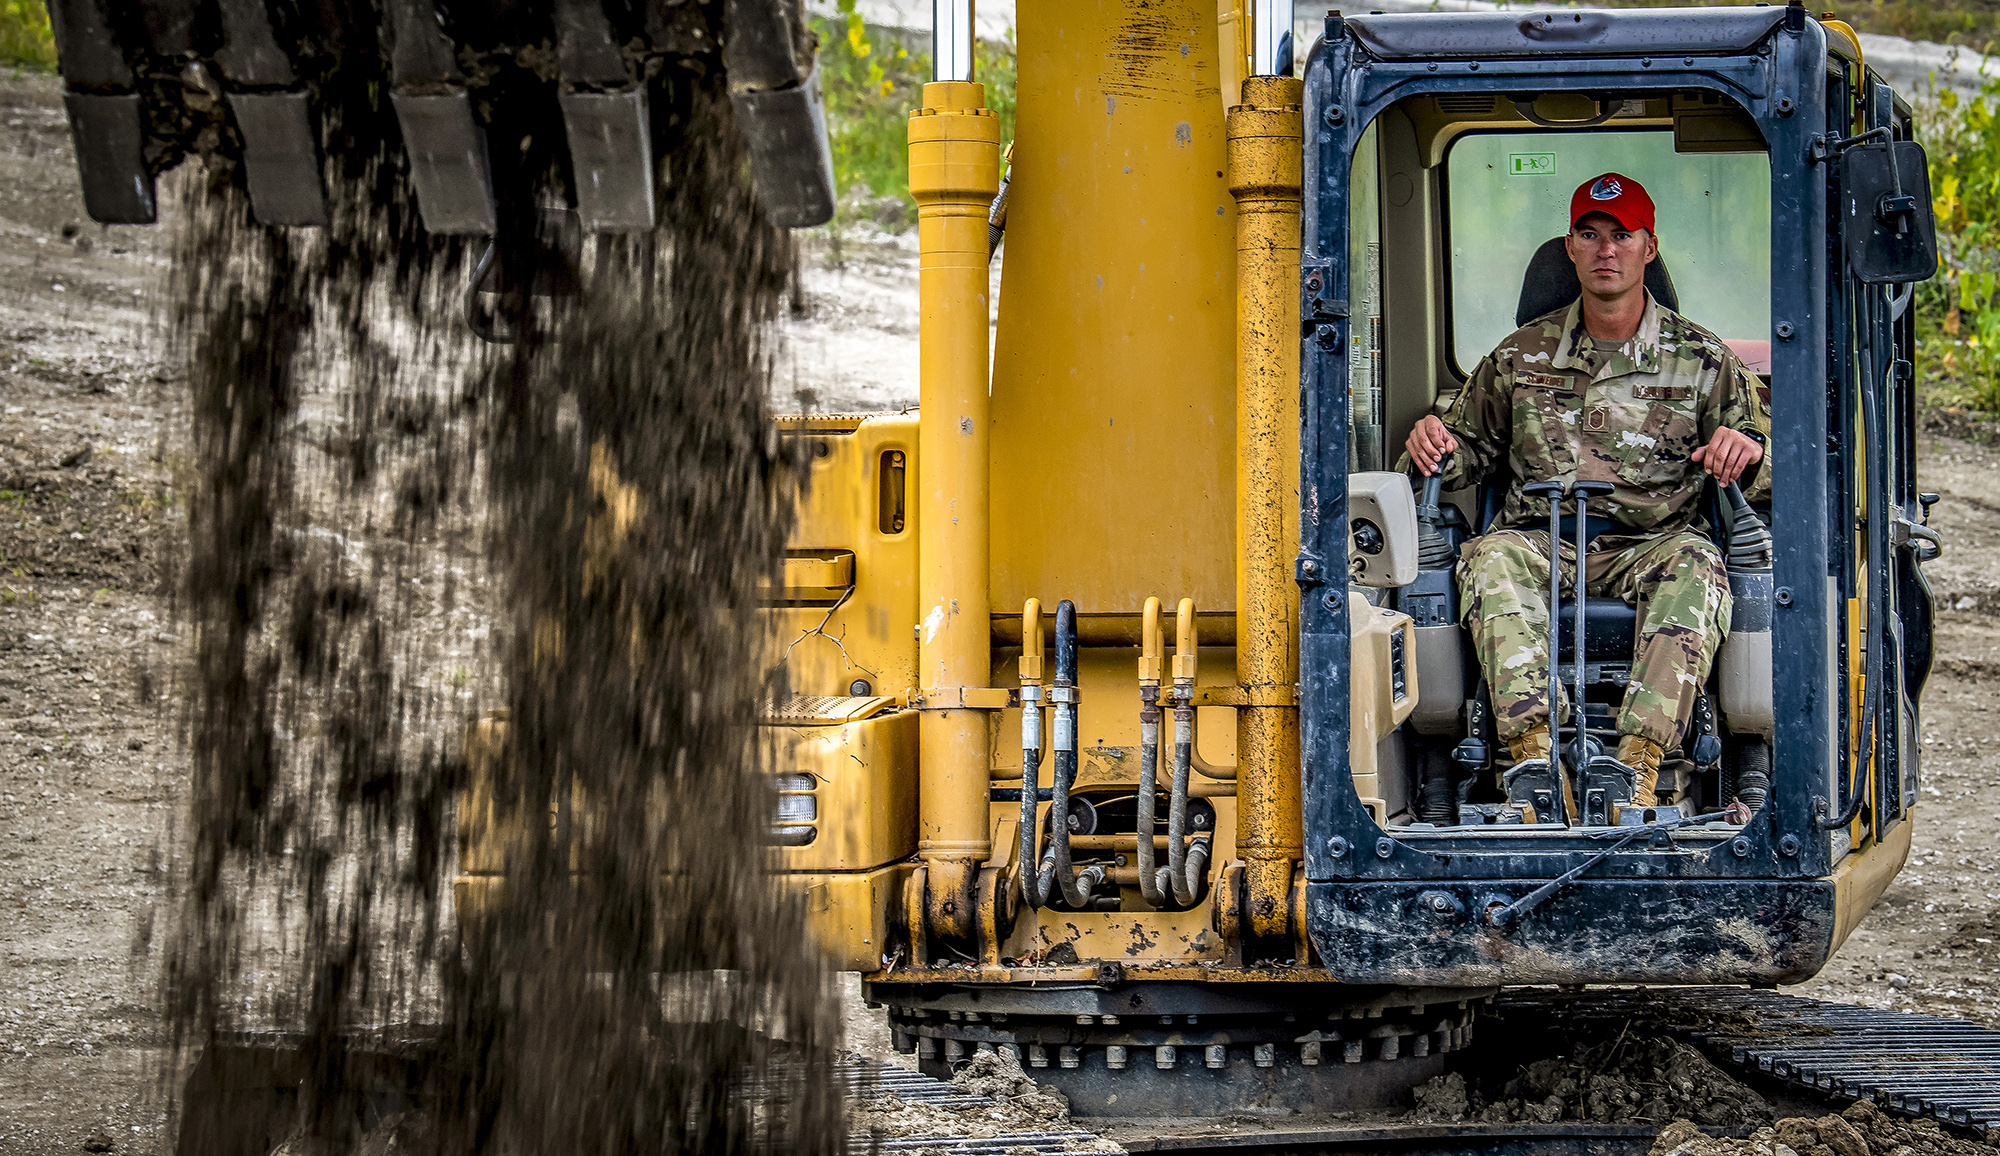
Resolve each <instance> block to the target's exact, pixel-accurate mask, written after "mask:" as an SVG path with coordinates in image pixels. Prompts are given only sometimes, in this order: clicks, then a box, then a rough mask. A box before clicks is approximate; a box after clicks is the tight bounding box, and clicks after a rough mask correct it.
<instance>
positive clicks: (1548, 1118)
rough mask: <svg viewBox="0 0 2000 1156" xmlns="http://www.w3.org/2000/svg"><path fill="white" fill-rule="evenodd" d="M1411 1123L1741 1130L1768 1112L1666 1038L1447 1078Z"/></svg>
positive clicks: (1422, 1094)
mask: <svg viewBox="0 0 2000 1156" xmlns="http://www.w3.org/2000/svg"><path fill="white" fill-rule="evenodd" d="M1416 1101H1417V1106H1416V1108H1415V1109H1414V1110H1413V1111H1412V1112H1411V1118H1413V1119H1414V1120H1417V1121H1422V1122H1430V1123H1454V1124H1455V1123H1461V1122H1465V1121H1475V1122H1480V1123H1494V1124H1505V1123H1512V1122H1528V1123H1537V1124H1553V1123H1556V1122H1558V1121H1562V1120H1578V1121H1588V1122H1592V1123H1604V1124H1655V1125H1663V1124H1666V1123H1668V1122H1670V1121H1673V1120H1676V1119H1692V1120H1695V1121H1697V1122H1699V1123H1701V1124H1706V1125H1712V1126H1722V1127H1732V1128H1734V1127H1746V1126H1749V1125H1752V1124H1759V1123H1764V1122H1767V1121H1769V1120H1770V1119H1771V1117H1772V1112H1771V1106H1770V1105H1769V1104H1768V1103H1766V1102H1765V1100H1764V1098H1763V1097H1762V1096H1760V1095H1758V1094H1757V1093H1756V1092H1755V1091H1753V1090H1752V1089H1750V1088H1748V1087H1745V1086H1744V1085H1743V1084H1742V1083H1740V1082H1738V1081H1737V1080H1736V1079H1735V1078H1734V1077H1732V1076H1730V1075H1729V1074H1728V1073H1727V1072H1724V1071H1723V1070H1722V1069H1720V1068H1718V1067H1716V1066H1715V1065H1714V1064H1712V1063H1710V1062H1709V1060H1708V1058H1707V1057H1706V1056H1703V1055H1702V1054H1701V1053H1700V1052H1698V1051H1696V1050H1694V1049H1693V1048H1691V1047H1689V1046H1687V1045H1686V1044H1683V1043H1681V1042H1679V1041H1678V1040H1673V1039H1668V1038H1666V1037H1663V1036H1635V1037H1631V1038H1626V1037H1622V1036H1621V1037H1620V1038H1619V1039H1618V1040H1616V1041H1607V1042H1603V1043H1600V1044H1598V1045H1596V1046H1593V1047H1588V1048H1585V1049H1583V1050H1582V1051H1579V1052H1577V1053H1576V1054H1575V1055H1573V1056H1551V1057H1545V1058H1542V1059H1537V1060H1534V1061H1532V1062H1530V1063H1528V1064H1526V1065H1525V1066H1522V1067H1520V1068H1517V1069H1513V1070H1511V1071H1509V1072H1506V1073H1504V1074H1498V1075H1491V1076H1481V1077H1475V1079H1474V1080H1473V1081H1470V1082H1469V1081H1467V1079H1466V1078H1465V1076H1463V1075H1461V1074H1460V1073H1457V1072H1450V1073H1447V1074H1445V1075H1442V1076H1439V1077H1437V1078H1435V1079H1433V1080H1431V1081H1430V1082H1429V1083H1427V1084H1425V1085H1424V1086H1423V1087H1421V1088H1418V1089H1417V1092H1416Z"/></svg>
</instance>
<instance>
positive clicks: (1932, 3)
mask: <svg viewBox="0 0 2000 1156" xmlns="http://www.w3.org/2000/svg"><path fill="white" fill-rule="evenodd" d="M1694 2H1698V0H1611V3H1610V5H1609V6H1610V7H1613V8H1662V7H1665V8H1678V7H1681V6H1683V5H1686V4H1689V3H1694ZM1757 2H1758V0H1720V4H1753V3H1757ZM1717 6H1720V5H1719V4H1718V5H1717ZM1807 7H1809V8H1810V9H1811V10H1812V11H1813V12H1814V13H1819V12H1823V11H1827V10H1829V9H1830V10H1832V12H1833V15H1834V16H1835V17H1836V18H1837V19H1840V20H1845V21H1847V23H1848V24H1850V25H1852V26H1853V27H1854V29H1855V30H1856V31H1857V32H1873V33H1876V34H1877V35H1881V36H1901V37H1904V38H1906V39H1909V40H1932V41H1936V42H1937V43H1939V44H1963V45H1965V46H1967V47H1968V48H1972V49H1974V50H1976V51H1979V52H1994V51H1996V50H2000V4H1996V3H1994V0H1921V2H1919V0H1863V2H1862V3H1858V4H1824V3H1822V4H1812V5H1808V6H1807Z"/></svg>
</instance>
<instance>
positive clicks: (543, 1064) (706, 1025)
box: [159, 6, 845, 1156]
mask: <svg viewBox="0 0 2000 1156" xmlns="http://www.w3.org/2000/svg"><path fill="white" fill-rule="evenodd" d="M719 7H720V6H716V10H717V11H718V12H719ZM496 67H499V66H496ZM716 75H717V72H716V70H714V69H712V68H711V69H708V70H706V71H705V72H704V71H703V70H700V69H694V68H688V69H683V70H679V71H674V70H669V71H667V72H666V73H664V74H662V75H661V76H660V77H658V78H657V79H656V81H655V82H654V84H653V86H652V88H651V92H652V97H653V102H654V103H653V109H652V112H653V134H654V139H655V140H656V141H664V142H667V151H668V152H669V154H670V158H671V159H670V161H669V164H668V165H667V166H666V168H667V170H669V171H668V172H666V173H663V176H662V181H661V186H660V200H661V216H662V220H661V222H660V224H659V226H658V227H657V228H656V230H655V231H654V232H653V233H651V234H649V235H642V236H626V237H615V238H604V239H602V240H601V241H600V243H598V244H597V245H595V246H594V248H591V249H589V250H588V251H586V250H585V249H584V248H582V247H580V246H569V245H566V243H565V242H566V237H565V233H564V230H563V229H562V219H561V218H560V217H552V216H551V215H550V214H549V213H548V212H547V211H546V210H545V206H546V205H548V204H550V203H555V204H560V202H561V197H562V184H561V182H562V180H563V176H562V168H561V164H560V150H561V149H562V141H563V139H564V137H563V133H562V131H561V126H560V123H559V121H556V120H554V119H553V118H554V116H555V113H554V110H555V108H556V103H555V102H554V101H553V100H539V101H537V100H533V99H529V98H530V97H531V96H532V95H533V94H534V93H535V90H537V89H538V88H539V87H542V86H544V85H545V82H543V81H542V80H541V79H540V78H539V77H536V76H535V75H534V74H533V73H531V72H528V71H526V70H524V69H516V70H515V71H514V73H512V74H509V73H506V72H505V71H504V68H503V71H502V72H501V73H500V74H497V75H496V76H495V77H494V78H493V79H492V80H491V81H490V82H489V84H488V86H487V88H486V89H484V90H483V92H484V94H485V99H487V100H488V101H490V102H492V103H493V104H494V105H495V106H496V107H497V108H498V109H499V110H500V111H499V112H498V113H496V114H495V116H494V120H495V124H496V125H504V126H506V127H505V131H504V132H502V131H500V130H499V129H496V130H495V131H494V133H493V134H492V140H491V149H492V155H493V158H494V164H495V167H496V170H497V171H496V173H495V181H494V183H495V187H496V190H498V192H499V194H500V199H501V203H500V205H499V210H500V220H501V229H500V231H499V235H498V236H497V238H496V239H495V251H496V252H497V253H498V254H500V257H501V262H500V279H499V281H498V282H497V285H498V286H499V287H500V288H502V289H503V290H513V291H510V292H503V293H502V294H500V295H498V296H497V298H494V299H488V300H486V301H485V302H484V303H483V304H484V305H485V306H487V307H491V308H493V309H494V310H495V316H494V324H495V325H496V326H497V327H499V328H500V329H502V330H504V331H506V332H509V333H511V334H512V335H513V336H514V338H515V340H514V342H513V343H512V344H510V345H506V346H494V347H480V346H478V345H476V344H475V343H473V342H472V341H471V340H470V339H469V338H468V337H467V336H466V335H465V334H464V332H463V323H462V321H461V316H462V314H461V296H460V295H461V293H462V292H463V286H464V285H465V284H466V282H467V279H468V275H469V272H470V269H471V261H470V258H473V257H475V256H477V254H476V253H475V252H474V251H473V250H472V249H471V248H469V247H468V246H467V245H466V244H464V243H462V242H456V241H444V240H438V239H433V238H430V237H428V236H427V235H425V234H423V233H422V232H421V231H420V229H419V227H418V224H417V216H416V211H415V209H416V207H415V206H414V205H413V203H412V201H411V197H410V194H409V192H408V184H407V181H406V179H405V177H404V175H403V173H402V172H401V166H402V164H403V161H402V159H401V158H402V155H403V154H402V150H401V147H400V143H399V142H397V141H395V140H394V139H392V138H391V137H390V136H386V135H383V134H385V133H390V132H392V131H393V122H385V119H384V118H383V117H381V116H380V115H379V114H374V113H368V112H365V111H364V109H363V108H362V107H361V106H362V103H363V102H365V101H366V100H367V99H368V94H369V86H370V84H371V82H374V81H377V80H379V78H377V77H369V76H336V77H332V78H328V79H327V80H325V81H324V82H323V83H322V84H321V86H320V87H321V91H323V92H325V93H330V94H334V95H331V96H329V97H328V100H329V107H328V108H327V110H326V124H327V127H326V131H327V134H328V156H329V162H328V167H329V184H330V186H331V188H330V193H331V199H332V201H333V211H334V221H333V224H332V225H331V226H330V227H328V228H326V229H324V230H320V231H286V230H277V229H267V228H264V227H262V226H259V225H257V224H255V223H254V222H253V221H252V220H251V218H250V215H249V207H248V204H247V201H246V198H245V197H244V195H243V194H242V193H241V192H240V191H239V189H238V187H237V182H236V180H235V179H234V174H232V173H231V172H229V171H228V170H227V169H224V168H219V167H218V168H213V169H206V170H193V165H192V164H191V166H190V168H191V170H193V171H189V172H188V173H187V174H186V176H185V178H184V181H183V205H184V218H185V219H184V221H183V222H182V226H181V233H180V236H181V243H180V247H179V252H177V253H176V254H175V265H174V269H175V273H174V277H175V281H176V285H175V288H174V291H173V292H172V293H171V294H170V295H169V297H168V301H169V302H170V305H169V307H168V309H169V312H168V313H167V315H165V316H163V317H161V318H159V324H160V326H161V328H162V329H164V330H165V331H166V332H167V333H169V334H170V335H172V337H173V339H174V346H173V352H174V354H175V360H177V361H178V362H179V364H180V366H181V367H182V369H183V371H184V377H185V381H186V391H187V396H188V398H189V402H190V406H191V412H192V434H191V458H192V466H191V474H192V477H193V486H192V492H191V493H190V495H189V498H188V502H189V512H188V530H189V535H188V543H187V546H186V553H185V560H184V569H183V570H182V573H183V575H184V581H183V582H182V583H181V585H180V595H181V597H180V604H179V608H178V610H179V614H180V616H181V618H182V619H183V621H184V622H185V625H186V627H187V629H188V631H189V633H190V635H191V640H192V662H191V668H190V669H189V670H187V671H186V672H185V676H184V678H183V679H182V682H183V683H184V686H183V687H182V688H181V689H182V690H183V692H184V700H183V701H184V704H185V705H184V708H183V710H184V715H183V718H182V725H183V727H184V733H185V736H186V745H187V753H188V758H189V762H190V763H191V767H192V784H191V787H190V788H189V792H188V808H187V812H186V814H187V818H186V827H185V830H184V846H185V849H186V850H185V861H184V865H183V874H182V875H181V893H180V895H179V897H178V900H179V902H178V907H177V914H176V917H175V919H174V920H173V924H172V929H171V932H170V942H169V947H168V953H167V960H166V982H165V985H164V990H165V996H166V1011H167V1024H168V1027H169V1030H170V1038H171V1043H172V1045H173V1047H174V1048H175V1049H176V1051H177V1053H178V1056H179V1057H180V1061H181V1062H185V1061H187V1060H189V1059H192V1058H194V1057H196V1056H199V1057H201V1060H200V1063H199V1065H198V1066H197V1068H196V1070H195V1073H194V1076H193V1077H192V1079H191V1082H190V1084H189V1089H190V1091H189V1094H188V1097H187V1100H186V1102H185V1103H183V1104H182V1105H181V1113H182V1116H181V1119H182V1126H181V1129H180V1137H181V1140H180V1146H181V1150H182V1151H186V1152H196V1151H199V1152H217V1151H242V1152H246V1153H262V1152H266V1151H270V1150H272V1148H273V1147H274V1146H275V1147H277V1149H278V1150H281V1151H285V1152H287V1153H288V1154H292V1156H302V1154H304V1153H308V1152H310V1153H313V1154H314V1156H321V1154H324V1153H334V1152H348V1151H375V1150H377V1149H385V1146H391V1147H393V1146H394V1145H396V1144H402V1145H406V1146H407V1145H408V1144H410V1143H412V1142H414V1143H417V1144H418V1145H419V1146H420V1147H421V1148H422V1149H424V1150H427V1151H442V1152H472V1151H482V1150H493V1149H494V1148H496V1147H498V1148H501V1149H504V1150H505V1151H507V1152H509V1153H519V1154H523V1156H528V1154H534V1153H553V1152H564V1153H572V1152H588V1153H623V1152H632V1151H638V1150H641V1149H643V1150H645V1151H649V1152H655V1151H666V1152H677V1151H690V1152H691V1151H701V1152H704V1153H707V1152H718V1153H720V1152H741V1151H756V1150H783V1151H787V1152H806V1153H810V1152H819V1151H832V1150H838V1149H839V1148H840V1147H841V1146H842V1144H843V1139H842V1138H843V1136H844V1133H845V1129H844V1127H843V1125H842V1122H841V1119H840V1116H841V1105H840V1101H839V1098H838V1095H837V1093H836V1092H835V1091H833V1089H832V1086H831V1083H830V1081H829V1080H828V1079H827V1078H825V1077H826V1067H827V1064H828V1063H829V1062H830V1061H831V1058H832V1055H833V1048H834V1046H835V1045H836V1044H837V1037H838V1008H837V1005H836V1003H835V1002H834V1000H833V999H832V998H831V997H830V987H829V980H828V977H827V976H826V975H825V973H824V972H823V971H822V970H821V969H820V968H819V967H818V966H817V961H816V960H815V959H813V958H812V956H811V954H810V953H809V952H802V951H800V950H799V945H800V943H801V942H803V941H804V939H805V931H804V924H803V914H802V911H801V909H800V908H799V907H798V906H797V905H796V904H793V903H788V902H785V901H783V900H781V898H780V897H779V895H778V893H777V891H776V889H775V888H774V886H773V884H772V880H771V879H770V877H769V874H768V872H767V871H766V870H765V855H766V852H765V849H764V847H763V835H764V832H765V829H766V826H767V822H768V815H769V813H770V809H771V798H770V796H769V792H768V788H767V786H766V785H765V783H766V780H765V778H764V776H762V775H760V774H758V773H757V771H758V769H759V768H758V764H757V752H756V747H755V744H754V742H753V735H754V724H755V721H756V708H757V704H758V703H759V701H761V699H762V698H763V697H764V695H765V694H766V693H768V691H769V689H770V688H768V687H766V686H765V685H764V683H763V680H762V676H761V674H760V663H759V655H760V653H761V638H760V636H759V634H758V632H757V626H756V623H757V621H758V618H759V616H758V615H757V614H756V613H755V606H756V600H757V595H758V589H759V587H760V584H762V583H764V582H766V581H767V580H768V579H769V578H771V577H772V576H773V575H774V574H775V572H776V569H777V567H778V565H779V561H780V558H781V556H782V551H783V546H784V541H785V536H786V533H787V531H788V528H789V508H790V503H789V485H790V482H789V479H790V477H791V474H790V471H789V467H788V465H787V462H786V459H785V456H784V452H783V449H782V447H781V445H780V444H779V442H778V441H777V439H776V437H775V435H774V433H773V432H772V431H773V426H772V423H771V422H770V420H769V418H770V415H769V412H768V402H767V400H766V399H767V397H768V392H769V386H768V369H769V367H768V364H767V361H766V355H765V353H764V351H763V349H762V346H761V341H762V337H763V334H764V332H765V331H766V329H767V328H768V325H769V322H770V321H771V319H772V317H773V316H774V313H775V310H776V306H777V303H778V301H779V300H780V298H781V295H782V292H783V290H784V287H785V285H786V283H787V279H788V277H789V275H790V272H791V270H790V260H791V249H790V243H789V240H788V239H787V238H786V237H785V235H784V234H783V232H782V231H780V230H778V229H775V228H773V227H771V226H770V225H768V224H767V223H765V222H764V220H763V219H762V217H761V214H760V212H759V211H758V209H757V208H756V206H755V204H754V201H753V198H752V196H751V193H750V190H749V189H748V187H747V185H746V182H745V179H744V176H743V168H742V162H741V159H740V157H739V155H738V154H737V152H736V150H735V144H734V141H735V134H734V130H733V128H732V127H731V125H730V123H729V119H728V117H729V105H728V101H727V98H726V96H725V94H724V93H723V92H722V91H721V86H720V84H719V83H718V82H717V81H716V80H715V79H714V77H715V76H716ZM342 93H345V94H347V96H348V103H345V104H343V103H341V98H340V96H339V94H342ZM510 105H512V106H513V107H512V109H511V111H512V112H513V113H516V114H518V115H513V116H509V115H507V113H508V111H509V106H510ZM523 258H528V259H526V260H524V259H523ZM531 272H532V273H534V274H536V275H538V276H539V278H540V279H539V280H537V281H536V282H535V284H536V287H537V288H547V289H552V290H554V291H555V293H556V295H555V296H553V297H542V296H532V295H530V294H528V293H526V292H519V291H518V290H523V289H525V288H527V287H528V285H529V283H530V280H531V276H530V274H531ZM467 616H470V617H472V618H473V619H474V620H475V621H474V622H472V623H467V622H465V621H464V619H465V618H466V617H467ZM488 616H490V618H489V617H488ZM421 622H428V623H437V622H443V623H446V624H448V625H451V626H455V627H457V630H456V633H457V634H458V636H460V637H479V636H484V637H485V638H486V639H487V641H486V642H484V643H483V644H482V647H481V649H480V651H479V652H478V653H477V654H474V655H471V656H465V655H463V654H461V653H456V652H452V651H450V650H449V648H448V647H446V646H445V645H444V643H443V642H442V641H441V639H442V638H446V637H449V636H451V635H452V633H453V631H452V630H446V631H444V632H440V631H437V630H429V629H414V628H413V626H414V625H415V624H418V623H421ZM466 657H470V658H472V659H475V660H476V659H484V660H485V661H484V662H483V663H482V662H479V661H470V662H461V661H460V660H461V659H463V658H466ZM482 669H483V670H490V671H493V672H495V673H494V674H493V675H492V676H491V677H490V678H488V677H483V676H481V675H477V674H474V673H473V671H474V670H482ZM496 708H497V709H496ZM488 712H490V713H488ZM482 713H486V714H487V719H486V721H485V722H483V723H479V724H478V725H477V726H476V727H475V728H474V729H473V730H472V732H471V736H472V737H471V738H470V739H466V740H464V741H463V742H462V736H464V735H466V734H467V726H468V724H469V723H472V722H473V721H474V720H475V719H476V718H478V717H479V716H480V715H481V714H482ZM461 796H462V797H463V799H464V803H463V805H462V806H460V807H458V808H457V822H458V829H457V831H456V834H455V833H454V829H453V825H452V815H453V813H454V807H453V803H454V799H455V798H458V797H461ZM455 837H457V838H459V839H460V848H459V849H460V850H461V851H462V856H461V855H459V854H454V847H453V840H454V838H455ZM455 871H462V872H464V873H465V877H461V878H459V879H458V880H457V881H456V882H457V886H456V889H454V872H455ZM383 1024H397V1025H424V1026H423V1027H421V1028H414V1029H410V1030H407V1031H391V1032H385V1031H383V1030H382V1029H381V1028H380V1027H379V1025H383ZM780 1059H781V1060H782V1061H783V1062H782V1063H780V1064H773V1063H772V1061H774V1060H780ZM178 1067H179V1065H178V1064H169V1065H168V1071H169V1072H170V1073H172V1072H175V1071H177V1070H178ZM385 1072H387V1073H390V1075H389V1076H388V1077H385V1076H384V1073H385ZM301 1077H303V1079H302V1080H301ZM260 1081H261V1083H262V1084H263V1087H262V1088H261V1089H258V1090H257V1091H258V1094H257V1095H253V1096H251V1097H249V1098H248V1099H237V1098H235V1097H230V1098H224V1097H222V1096H220V1095H217V1094H215V1093H217V1092H219V1091H221V1090H222V1089H224V1088H228V1089H230V1090H232V1091H237V1092H242V1091H244V1090H246V1087H247V1086H250V1085H256V1084H258V1083H259V1082H260ZM749 1082H755V1083H757V1084H758V1085H759V1086H760V1087H765V1088H776V1089H777V1090H778V1092H779V1095H777V1096H776V1100H777V1101H779V1102H782V1103H783V1104H784V1105H785V1110H784V1111H774V1110H770V1109H768V1108H767V1107H766V1106H764V1105H759V1104H756V1103H751V1102H749V1101H747V1100H745V1099H744V1097H743V1096H742V1095H741V1092H742V1089H743V1088H744V1087H745V1086H746V1085H747V1083H749ZM293 1084H296V1086H297V1087H298V1089H299V1091H298V1093H297V1097H296V1103H294V1101H293V1098H292V1096H291V1095H290V1094H289V1093H283V1094H281V1093H279V1092H278V1091H277V1089H279V1088H281V1087H285V1086H288V1085H293ZM385 1103H386V1104H387V1105H388V1107H389V1108H390V1109H394V1108H400V1109H402V1110H403V1111H402V1113H401V1114H398V1115H396V1116H394V1117H392V1119H391V1120H390V1121H387V1122H384V1121H382V1120H381V1119H380V1114H381V1113H382V1112H384V1111H385V1110H387V1109H385V1107H384V1105H385ZM246 1105H248V1108H247V1109H246ZM385 1150H386V1149H385ZM398 1150H403V1149H398Z"/></svg>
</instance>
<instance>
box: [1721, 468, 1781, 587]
mask: <svg viewBox="0 0 2000 1156" xmlns="http://www.w3.org/2000/svg"><path fill="white" fill-rule="evenodd" d="M1722 500H1723V501H1725V502H1727V503H1728V504H1729V556H1728V565H1729V570H1730V572H1731V573H1743V572H1746V571H1754V570H1769V569H1770V568H1771V531H1770V528H1769V527H1767V526H1765V525H1764V519H1762V518H1759V517H1758V516H1757V511H1755V510H1753V509H1751V508H1750V503H1749V502H1748V501H1747V500H1745V498H1744V497H1743V487H1742V486H1739V485H1737V484H1736V483H1735V482H1731V483H1729V484H1728V485H1727V486H1725V487H1723V490H1722Z"/></svg>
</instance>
